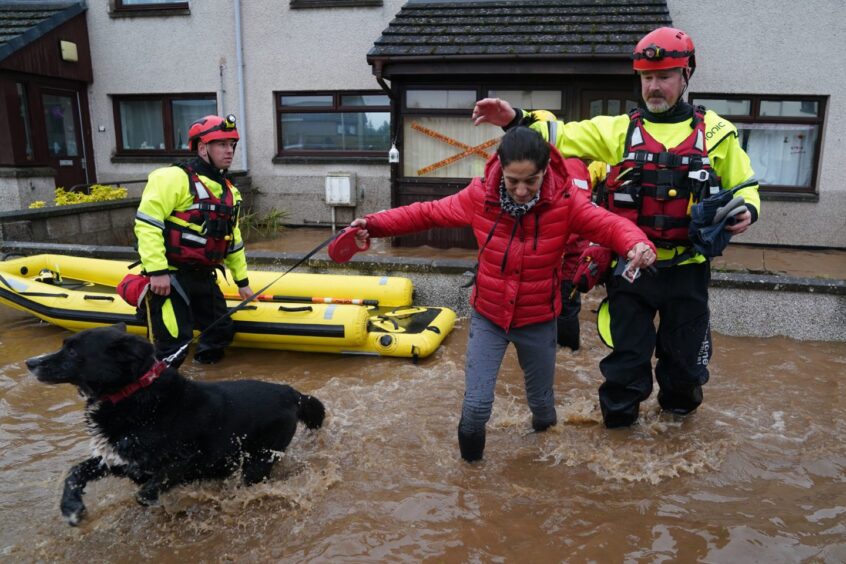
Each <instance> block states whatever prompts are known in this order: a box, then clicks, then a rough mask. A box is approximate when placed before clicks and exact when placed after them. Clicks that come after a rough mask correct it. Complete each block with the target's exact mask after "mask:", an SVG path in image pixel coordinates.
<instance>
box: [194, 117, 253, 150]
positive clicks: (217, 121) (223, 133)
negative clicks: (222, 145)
mask: <svg viewBox="0 0 846 564" xmlns="http://www.w3.org/2000/svg"><path fill="white" fill-rule="evenodd" d="M240 138H241V136H240V135H238V130H237V129H235V116H234V115H232V114H229V115H227V116H226V117H225V118H222V117H220V116H206V117H203V118H200V119H198V120H197V121H195V122H194V123H192V124H191V127H189V128H188V147H189V148H190V149H191V150H192V151H196V150H197V142H198V141H202V142H203V143H208V142H209V141H217V140H220V139H234V140H235V141H237V140H238V139H240Z"/></svg>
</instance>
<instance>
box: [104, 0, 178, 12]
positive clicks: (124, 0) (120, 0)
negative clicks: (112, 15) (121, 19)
mask: <svg viewBox="0 0 846 564" xmlns="http://www.w3.org/2000/svg"><path fill="white" fill-rule="evenodd" d="M113 2H114V9H115V11H125V10H127V11H128V10H132V11H140V10H187V9H188V2H178V1H174V0H113Z"/></svg>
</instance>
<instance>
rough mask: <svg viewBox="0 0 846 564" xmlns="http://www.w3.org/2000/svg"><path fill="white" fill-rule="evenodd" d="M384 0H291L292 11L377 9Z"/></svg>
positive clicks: (289, 3) (289, 4)
mask: <svg viewBox="0 0 846 564" xmlns="http://www.w3.org/2000/svg"><path fill="white" fill-rule="evenodd" d="M382 5H383V0H289V2H288V6H290V8H291V9H292V10H298V9H299V10H303V9H314V8H377V7H380V6H382Z"/></svg>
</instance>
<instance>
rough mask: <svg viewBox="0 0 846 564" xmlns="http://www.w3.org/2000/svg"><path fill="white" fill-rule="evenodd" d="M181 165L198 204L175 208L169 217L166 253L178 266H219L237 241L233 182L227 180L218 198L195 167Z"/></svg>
mask: <svg viewBox="0 0 846 564" xmlns="http://www.w3.org/2000/svg"><path fill="white" fill-rule="evenodd" d="M177 166H179V167H180V168H182V169H183V170H184V171H185V173H186V174H188V189H189V190H190V191H191V195H192V196H193V197H194V203H193V204H191V206H190V207H189V208H188V209H186V210H184V211H174V212H173V213H171V215H170V217H168V218H167V219H166V220H165V256H166V257H167V260H168V262H169V263H170V264H174V265H191V266H208V267H215V266H218V265H219V264H220V263H221V262H223V259H224V258H225V257H226V254H227V253H228V251H229V249H230V247H231V246H232V244H233V237H232V231H233V229H234V227H235V221H236V220H237V218H238V206H236V205H234V202H235V197H234V196H233V195H232V183H231V182H229V179H224V183H223V187H222V188H223V190H222V192H221V194H220V198H217V197H215V196H214V194H213V193H212V191H211V190H209V189H208V187H206V185H205V184H204V183H203V181H202V180H201V179H200V176H199V175H198V174H197V173H196V172H195V171H194V169H192V168H191V167H190V166H188V165H186V164H179V165H177ZM174 218H176V220H177V221H174ZM178 220H181V221H178ZM183 222H184V223H186V224H191V225H192V226H196V229H193V228H191V227H188V226H187V225H185V224H183Z"/></svg>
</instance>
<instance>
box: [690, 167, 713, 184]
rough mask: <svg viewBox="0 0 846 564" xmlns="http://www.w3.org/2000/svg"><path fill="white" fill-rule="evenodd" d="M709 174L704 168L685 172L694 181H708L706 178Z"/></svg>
mask: <svg viewBox="0 0 846 564" xmlns="http://www.w3.org/2000/svg"><path fill="white" fill-rule="evenodd" d="M710 176H711V175H710V174H708V171H707V170H705V169H700V170H690V171H688V172H687V177H688V178H690V179H691V180H693V181H694V182H708V178H709V177H710Z"/></svg>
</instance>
